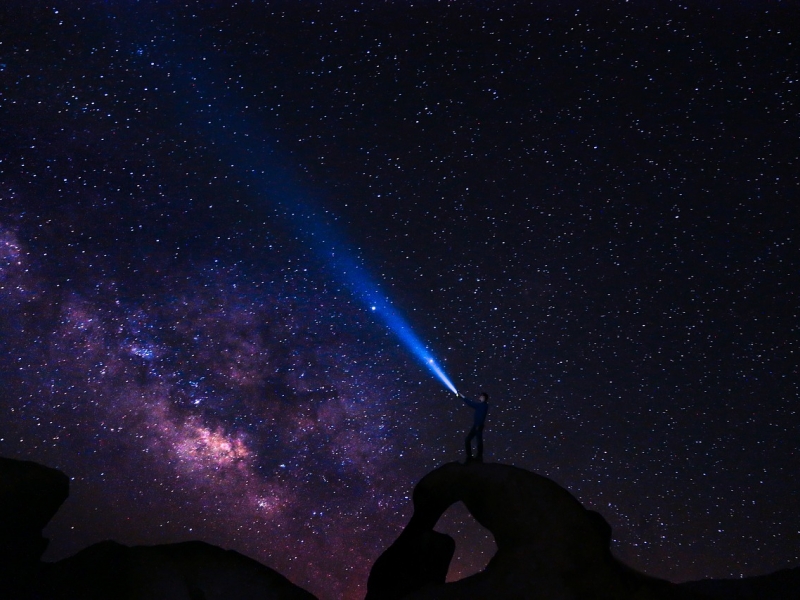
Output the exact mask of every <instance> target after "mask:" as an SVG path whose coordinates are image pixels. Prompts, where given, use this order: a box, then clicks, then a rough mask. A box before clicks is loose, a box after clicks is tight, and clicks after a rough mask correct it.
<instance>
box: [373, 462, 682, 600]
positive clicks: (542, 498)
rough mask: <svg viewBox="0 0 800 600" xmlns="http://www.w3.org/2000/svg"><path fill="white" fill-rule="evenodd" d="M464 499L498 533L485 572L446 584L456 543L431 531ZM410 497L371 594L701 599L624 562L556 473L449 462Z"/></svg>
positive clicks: (390, 599) (385, 599) (600, 522)
mask: <svg viewBox="0 0 800 600" xmlns="http://www.w3.org/2000/svg"><path fill="white" fill-rule="evenodd" d="M458 501H461V502H463V503H464V504H465V505H466V507H467V509H468V510H469V512H470V513H471V514H472V516H473V517H475V519H476V520H477V521H478V523H480V524H481V525H483V526H484V527H486V528H487V529H488V530H489V531H490V532H491V533H492V534H493V535H494V539H495V543H496V544H497V553H496V554H495V556H494V557H493V558H492V560H491V561H490V562H489V564H488V565H487V567H486V569H485V570H484V571H482V572H480V573H477V574H475V575H472V576H471V577H466V578H464V579H462V580H460V581H457V582H453V583H445V582H444V575H443V572H444V573H445V574H446V568H444V565H443V562H444V561H445V559H446V560H447V562H448V563H449V560H450V558H451V557H452V548H451V547H450V546H448V547H445V546H446V544H445V543H443V542H441V541H440V540H439V538H437V537H436V535H435V534H436V532H434V530H433V528H434V526H435V525H436V522H437V521H438V520H439V517H441V515H442V514H443V513H444V512H445V510H447V508H448V507H449V506H450V505H452V504H454V503H455V502H458ZM413 502H414V514H413V516H412V517H411V520H410V522H409V523H408V525H407V526H406V528H405V530H404V531H403V532H402V533H401V534H400V537H399V538H398V540H397V541H396V542H395V543H394V544H392V546H391V547H390V548H389V549H388V550H387V551H386V552H384V554H383V555H382V556H381V557H380V558H379V559H378V560H377V561H376V563H375V565H374V567H373V569H372V573H371V574H370V579H369V582H368V588H367V600H396V599H399V598H405V599H408V600H411V599H414V600H423V599H434V598H435V599H436V600H446V599H451V598H452V599H456V598H457V599H459V600H462V599H464V600H466V599H487V600H488V599H496V598H520V599H522V598H525V599H531V600H533V599H538V598H541V599H543V600H544V599H547V600H554V599H575V600H579V599H583V598H586V599H589V598H592V599H598V598H609V599H611V598H614V599H619V600H624V599H627V598H630V599H634V598H636V599H641V600H645V599H659V600H661V599H664V600H666V599H673V598H674V599H677V598H681V599H684V598H694V597H696V596H695V595H694V594H693V593H692V592H691V591H690V590H686V589H682V588H680V587H679V586H676V585H673V584H671V583H668V582H666V581H662V580H658V579H654V578H651V577H647V576H645V575H643V574H641V573H637V572H635V571H633V570H632V569H630V568H628V567H626V566H624V565H623V564H622V563H620V562H619V561H617V560H616V559H615V558H614V557H613V556H612V555H611V551H610V549H609V542H610V539H611V528H610V526H609V525H608V523H606V521H605V519H603V517H602V516H601V515H599V514H598V513H596V512H592V511H589V510H586V509H585V508H584V507H583V506H582V505H581V504H580V503H579V502H578V501H577V500H576V499H575V498H574V497H573V496H572V495H571V494H570V493H569V492H568V491H567V490H565V489H564V488H562V487H560V486H559V485H557V484H556V483H555V482H553V481H551V480H550V479H547V478H546V477H542V476H540V475H536V474H534V473H530V472H528V471H525V470H523V469H519V468H516V467H512V466H508V465H501V464H483V463H477V462H474V463H470V464H467V465H462V464H459V463H450V464H446V465H444V466H443V467H440V468H439V469H436V470H435V471H433V472H431V473H430V474H428V475H426V476H425V477H424V478H423V479H422V480H421V481H420V482H419V483H418V484H417V486H416V488H415V489H414V496H413ZM438 535H440V536H441V535H442V534H438ZM415 552H416V553H417V556H416V558H415V556H414V554H415ZM423 557H431V558H432V559H433V560H434V561H435V563H436V568H435V569H430V570H428V571H425V570H418V568H417V567H416V566H415V563H418V562H420V561H422V560H424V558H423ZM412 583H413V586H412Z"/></svg>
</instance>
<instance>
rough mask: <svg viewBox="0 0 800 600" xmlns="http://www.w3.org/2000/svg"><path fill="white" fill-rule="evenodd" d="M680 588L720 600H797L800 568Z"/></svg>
mask: <svg viewBox="0 0 800 600" xmlns="http://www.w3.org/2000/svg"><path fill="white" fill-rule="evenodd" d="M680 585H681V587H683V588H685V589H688V590H692V591H693V592H696V593H701V594H703V596H705V597H708V598H710V599H717V598H719V600H800V567H797V568H794V569H783V570H781V571H776V572H775V573H770V574H769V575H757V576H755V577H744V578H742V579H703V580H701V581H691V582H688V583H682V584H680Z"/></svg>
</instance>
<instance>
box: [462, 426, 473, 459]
mask: <svg viewBox="0 0 800 600" xmlns="http://www.w3.org/2000/svg"><path fill="white" fill-rule="evenodd" d="M475 433H476V432H475V428H474V427H473V428H472V429H470V430H469V433H468V434H467V439H466V440H464V449H465V450H466V451H467V460H468V461H470V460H472V438H474V437H475Z"/></svg>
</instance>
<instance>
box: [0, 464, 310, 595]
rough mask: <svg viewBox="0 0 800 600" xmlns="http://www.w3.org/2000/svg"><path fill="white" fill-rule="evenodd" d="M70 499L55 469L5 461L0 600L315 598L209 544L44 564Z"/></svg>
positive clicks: (123, 549) (104, 551)
mask: <svg viewBox="0 0 800 600" xmlns="http://www.w3.org/2000/svg"><path fill="white" fill-rule="evenodd" d="M68 493H69V480H68V479H67V477H66V475H64V474H63V473H62V472H61V471H57V470H56V469H50V468H47V467H43V466H42V465H39V464H36V463H33V462H26V461H19V460H12V459H7V458H0V598H3V599H5V598H9V599H14V600H34V599H35V600H75V599H80V600H140V599H141V600H144V599H147V600H223V599H224V600H227V599H230V598H236V599H240V600H250V599H252V600H255V599H259V600H315V596H313V595H312V594H310V593H309V592H306V591H305V590H303V589H302V588H300V587H298V586H296V585H294V584H293V583H291V582H290V581H289V580H288V579H286V578H285V577H283V576H282V575H281V574H280V573H278V572H276V571H274V570H272V569H270V568H269V567H266V566H264V565H262V564H261V563H259V562H257V561H255V560H253V559H251V558H247V557H246V556H244V555H242V554H239V553H238V552H234V551H232V550H223V549H222V548H218V547H217V546H212V545H210V544H206V543H204V542H196V541H193V542H183V543H178V544H164V545H159V546H134V547H128V546H123V545H122V544H118V543H116V542H111V541H107V542H101V543H99V544H94V545H93V546H90V547H89V548H86V549H85V550H83V551H81V552H79V553H78V554H76V555H75V556H72V557H70V558H67V559H64V560H62V561H59V562H56V563H43V562H41V557H42V554H43V553H44V550H45V548H46V547H47V540H46V539H45V538H43V537H42V529H43V528H44V526H45V525H47V523H48V521H49V520H50V519H51V518H52V517H53V515H54V514H55V513H56V511H57V510H58V508H59V507H60V506H61V504H62V503H63V502H64V500H65V499H66V498H67V496H68Z"/></svg>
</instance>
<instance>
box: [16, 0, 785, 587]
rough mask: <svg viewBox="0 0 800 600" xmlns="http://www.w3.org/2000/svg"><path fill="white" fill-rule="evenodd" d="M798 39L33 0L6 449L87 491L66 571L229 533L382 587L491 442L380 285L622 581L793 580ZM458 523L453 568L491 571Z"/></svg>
mask: <svg viewBox="0 0 800 600" xmlns="http://www.w3.org/2000/svg"><path fill="white" fill-rule="evenodd" d="M529 4H535V5H536V6H535V7H532V6H529ZM799 11H800V9H798V7H797V5H796V4H794V5H792V3H787V2H780V1H777V0H775V1H763V2H756V1H738V2H728V1H726V2H721V1H719V2H713V1H710V0H707V1H700V0H698V1H697V2H694V3H682V2H663V1H661V2H659V1H654V2H646V3H645V2H623V1H622V0H611V1H609V2H603V3H598V2H590V1H588V0H586V1H573V0H565V1H563V2H557V3H556V2H537V3H518V4H517V3H509V2H491V1H486V2H477V1H473V2H469V1H464V2H444V1H440V2H434V1H428V0H423V1H420V2H410V1H409V2H399V1H398V2H380V1H377V0H376V1H374V2H362V3H358V2H345V1H336V0H333V1H330V2H329V1H325V2H311V1H305V0H294V1H292V2H289V1H283V2H201V3H200V2H199V3H187V2H177V1H176V2H170V1H161V2H156V1H152V2H133V1H125V0H116V1H114V0H110V1H106V2H100V1H96V2H88V1H86V2H81V1H70V2H38V1H36V2H32V1H27V0H26V1H25V2H22V1H21V0H20V1H15V0H10V1H6V2H3V3H2V6H1V7H0V92H1V93H2V95H0V352H2V356H3V357H4V358H3V360H2V362H1V366H0V385H1V386H2V392H1V393H0V406H1V407H2V414H3V418H2V419H0V454H2V455H3V456H9V457H16V458H24V459H30V460H36V461H39V462H42V463H44V464H47V465H50V466H53V467H57V468H59V469H61V470H63V471H64V472H66V473H67V474H68V475H69V476H70V477H71V492H70V498H69V500H68V501H67V502H66V503H65V504H64V506H63V507H62V509H61V511H60V512H59V514H58V515H57V516H56V518H55V519H54V520H53V522H52V523H51V525H50V526H49V527H48V529H47V530H46V535H48V536H49V537H50V538H51V545H50V548H49V550H48V552H47V554H46V555H45V558H46V559H48V560H57V559H60V558H63V557H65V556H68V555H70V554H72V553H74V552H76V551H78V550H79V549H81V548H83V547H85V546H86V545H88V544H90V543H93V542H96V541H100V540H103V539H109V538H111V539H116V540H118V541H120V542H122V543H126V544H155V543H166V542H173V541H180V540H186V539H202V540H205V541H208V542H211V543H214V544H218V545H220V546H223V547H226V548H233V549H236V550H238V551H240V552H242V553H245V554H247V555H249V556H252V557H254V558H256V559H258V560H260V561H262V562H264V563H265V564H267V565H269V566H271V567H273V568H275V569H277V570H278V571H280V572H281V573H283V574H284V575H286V576H287V577H289V578H290V579H291V580H292V581H294V582H295V583H297V584H299V585H301V586H303V587H305V588H306V589H308V590H309V591H312V592H313V593H315V594H317V595H318V596H319V597H320V598H322V599H323V600H333V599H338V598H342V599H355V598H361V597H363V595H364V593H365V590H366V577H367V574H368V571H369V567H370V565H371V563H372V561H374V560H375V558H376V557H377V556H378V555H379V554H380V553H381V552H382V550H383V549H385V548H386V546H388V544H390V543H391V542H392V541H393V540H394V539H395V537H396V536H397V534H398V533H399V531H400V530H401V529H402V527H403V526H404V524H405V522H406V521H407V519H408V517H409V516H410V513H411V506H410V500H409V496H410V493H411V490H412V489H413V485H414V483H415V482H416V481H417V480H418V479H419V478H420V477H422V476H423V475H424V474H425V473H427V472H428V471H430V470H431V469H433V468H435V467H436V466H437V465H440V464H442V463H444V462H448V461H453V460H460V459H462V458H463V457H462V454H463V436H464V434H465V433H466V431H467V429H468V428H469V425H470V424H471V414H470V412H471V411H470V410H469V409H468V408H466V407H464V406H463V405H462V404H460V403H459V401H458V399H457V398H456V397H455V396H454V395H453V394H452V393H451V392H449V391H448V390H447V389H446V388H445V387H444V386H443V385H442V383H441V382H440V381H439V380H438V379H436V378H435V377H434V376H433V375H432V373H431V372H430V371H428V370H427V369H426V368H425V367H424V366H423V364H422V363H421V362H420V360H419V358H418V357H416V356H415V355H414V354H413V353H412V352H410V351H409V349H408V348H407V347H406V346H405V345H404V344H403V343H402V342H401V341H400V339H399V338H398V336H397V335H396V334H395V332H393V331H392V330H391V329H390V328H389V327H387V326H386V323H385V322H384V321H383V320H382V319H381V318H380V315H376V314H374V313H375V311H372V310H371V307H370V306H369V305H368V304H369V301H370V298H371V296H370V294H376V293H377V294H380V295H381V297H382V298H385V299H386V301H387V302H388V303H389V304H390V305H391V307H392V310H394V311H396V312H397V314H399V315H403V316H404V317H405V319H406V321H407V323H408V324H409V326H410V327H412V328H413V330H414V332H415V333H416V335H418V336H419V339H420V340H422V342H423V343H424V344H425V345H426V346H427V348H428V350H429V351H430V352H431V354H432V355H433V356H435V357H436V360H437V361H438V362H439V364H440V365H441V366H442V368H443V369H444V370H445V371H446V372H447V374H448V375H449V376H450V378H451V379H452V380H453V382H454V383H455V385H456V386H457V387H458V389H459V391H462V392H464V393H466V394H467V395H469V396H473V397H474V396H477V394H478V393H479V392H480V391H481V390H484V389H485V390H487V391H488V392H489V393H490V394H491V396H492V398H491V401H492V405H491V409H490V412H489V422H488V427H487V431H486V435H485V438H486V460H487V461H492V462H503V463H508V464H513V465H517V466H520V467H523V468H526V469H530V470H532V471H535V472H537V473H540V474H543V475H545V476H548V477H550V478H552V479H554V480H555V481H557V482H558V483H560V484H561V485H563V486H564V487H566V488H567V489H569V490H570V491H571V492H572V493H573V494H574V495H575V496H576V497H577V498H578V499H579V500H581V502H583V503H584V504H585V505H586V506H587V507H589V508H592V509H595V510H598V511H599V512H601V513H602V514H603V515H604V516H605V517H606V519H607V520H608V521H609V522H610V523H611V525H612V527H613V529H614V543H613V549H614V552H615V554H616V555H617V556H619V557H620V558H621V559H622V560H624V561H625V562H627V563H628V564H630V565H631V566H633V567H635V568H637V569H640V570H643V571H645V572H647V573H649V574H652V575H655V576H659V577H664V578H667V579H669V580H671V581H686V580H692V579H699V578H703V577H737V576H743V575H744V576H747V575H755V574H762V573H767V572H771V571H775V570H777V569H779V568H786V567H794V566H797V565H798V564H800V511H798V510H797V506H798V505H799V504H800V480H798V478H797V473H798V469H799V468H800V449H799V448H798V445H799V444H800V442H799V441H798V440H800V414H798V387H799V385H800V373H798V358H799V354H800V347H799V345H798V339H800V336H799V335H798V334H799V333H800V318H799V315H800V307H798V287H799V285H798V277H799V276H800V253H799V252H798V245H800V194H798V191H799V187H798V184H800V118H799V117H798V114H800V106H798V98H799V97H800V89H799V88H800V72H799V71H800V68H799V67H798V65H800V52H798V47H799V46H800V43H798V42H797V40H798V39H800V31H798V29H799V27H798V23H800V15H798V12H799ZM793 23H794V24H793ZM365 290H367V291H366V292H365ZM440 529H441V530H443V531H446V532H448V533H450V534H451V535H453V536H454V537H456V540H457V544H458V548H457V553H456V558H455V560H454V564H453V565H452V567H451V571H450V575H449V577H450V579H458V578H460V577H462V576H465V575H468V574H471V573H473V572H475V571H477V570H479V569H481V568H482V567H483V566H484V565H485V564H486V562H487V561H488V560H489V558H490V557H491V555H492V553H493V552H494V542H493V540H492V539H491V535H490V534H488V532H486V531H485V530H482V529H481V528H480V526H478V525H477V524H475V523H474V522H473V521H472V520H471V518H470V517H469V515H468V514H467V513H466V511H465V510H464V509H463V508H460V507H453V508H452V509H451V510H450V511H449V512H448V513H447V514H446V515H445V517H444V518H443V521H442V523H441V527H440Z"/></svg>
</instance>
